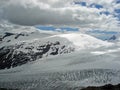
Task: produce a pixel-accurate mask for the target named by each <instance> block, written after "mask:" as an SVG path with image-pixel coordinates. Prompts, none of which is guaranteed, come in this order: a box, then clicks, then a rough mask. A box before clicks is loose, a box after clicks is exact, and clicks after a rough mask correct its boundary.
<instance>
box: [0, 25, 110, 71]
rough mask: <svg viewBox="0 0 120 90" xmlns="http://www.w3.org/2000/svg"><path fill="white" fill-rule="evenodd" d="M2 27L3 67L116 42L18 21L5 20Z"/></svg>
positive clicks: (0, 39) (1, 64)
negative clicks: (22, 24)
mask: <svg viewBox="0 0 120 90" xmlns="http://www.w3.org/2000/svg"><path fill="white" fill-rule="evenodd" d="M0 27H1V28H0V29H1V30H0V31H1V33H0V34H1V35H0V57H1V58H0V59H1V61H0V69H5V68H11V67H16V66H19V65H23V64H26V63H28V62H30V61H35V60H37V59H40V58H43V57H48V56H51V55H58V54H64V53H71V52H74V51H76V50H80V49H90V48H98V47H101V46H103V47H104V46H110V45H112V43H108V42H106V41H102V40H99V39H96V38H94V37H92V36H89V35H86V34H82V33H66V34H61V33H58V32H45V31H42V30H37V29H36V28H34V27H28V26H26V27H25V26H19V25H14V24H12V25H9V24H4V25H2V24H1V26H0Z"/></svg>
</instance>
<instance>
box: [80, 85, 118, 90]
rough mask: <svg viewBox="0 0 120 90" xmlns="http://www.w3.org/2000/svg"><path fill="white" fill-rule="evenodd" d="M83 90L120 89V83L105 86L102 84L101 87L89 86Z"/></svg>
mask: <svg viewBox="0 0 120 90" xmlns="http://www.w3.org/2000/svg"><path fill="white" fill-rule="evenodd" d="M81 90H120V84H118V85H111V84H108V85H105V86H100V87H92V86H91V87H87V88H84V89H81Z"/></svg>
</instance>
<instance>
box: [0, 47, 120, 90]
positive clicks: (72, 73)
mask: <svg viewBox="0 0 120 90" xmlns="http://www.w3.org/2000/svg"><path fill="white" fill-rule="evenodd" d="M109 49H111V48H105V49H104V50H109ZM115 49H117V48H116V47H114V48H112V50H115ZM98 50H101V49H100V48H98V49H94V50H93V49H92V50H91V49H90V50H84V51H77V52H74V53H69V54H66V55H58V56H51V57H46V58H42V59H40V60H37V61H34V62H31V63H28V64H25V65H23V66H20V67H16V68H11V69H8V70H0V87H8V88H18V89H21V90H79V89H80V88H82V87H86V86H100V85H105V84H118V83H119V82H120V61H119V58H120V56H119V53H120V50H118V51H114V52H109V53H106V54H103V55H96V54H93V53H91V52H95V51H98ZM77 87H79V88H78V89H77ZM75 88H76V89H75Z"/></svg>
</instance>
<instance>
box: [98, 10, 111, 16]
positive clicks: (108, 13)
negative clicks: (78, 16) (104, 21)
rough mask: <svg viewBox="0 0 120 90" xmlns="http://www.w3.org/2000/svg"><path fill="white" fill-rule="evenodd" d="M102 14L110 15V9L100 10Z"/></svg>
mask: <svg viewBox="0 0 120 90" xmlns="http://www.w3.org/2000/svg"><path fill="white" fill-rule="evenodd" d="M100 14H105V15H110V12H109V11H104V12H100Z"/></svg>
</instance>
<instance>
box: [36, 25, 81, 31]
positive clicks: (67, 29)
mask: <svg viewBox="0 0 120 90" xmlns="http://www.w3.org/2000/svg"><path fill="white" fill-rule="evenodd" d="M36 28H38V29H40V30H47V31H56V30H57V29H60V30H61V31H79V28H71V27H59V28H57V27H54V26H36Z"/></svg>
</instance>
